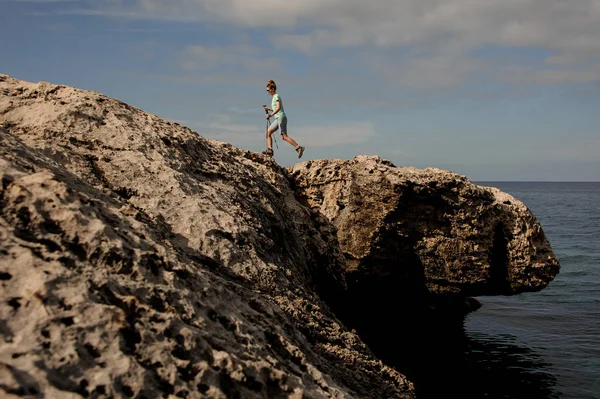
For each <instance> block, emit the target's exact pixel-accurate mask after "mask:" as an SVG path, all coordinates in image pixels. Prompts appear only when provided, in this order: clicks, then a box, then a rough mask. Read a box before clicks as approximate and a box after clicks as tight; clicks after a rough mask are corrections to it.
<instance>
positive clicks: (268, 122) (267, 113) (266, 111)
mask: <svg viewBox="0 0 600 399" xmlns="http://www.w3.org/2000/svg"><path fill="white" fill-rule="evenodd" d="M263 107H266V105H263ZM265 114H266V115H269V111H268V110H266V109H265ZM270 124H271V118H267V130H269V125H270ZM273 140H275V145H276V146H277V149H279V144H277V139H276V138H275V135H273Z"/></svg>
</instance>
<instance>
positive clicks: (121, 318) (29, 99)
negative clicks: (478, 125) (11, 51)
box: [0, 75, 559, 398]
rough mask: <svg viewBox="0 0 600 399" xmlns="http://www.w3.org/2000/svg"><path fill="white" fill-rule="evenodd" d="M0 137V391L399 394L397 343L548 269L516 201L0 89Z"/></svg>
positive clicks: (121, 110)
mask: <svg viewBox="0 0 600 399" xmlns="http://www.w3.org/2000/svg"><path fill="white" fill-rule="evenodd" d="M0 142H1V145H0V177H1V181H2V193H1V195H0V237H2V240H1V241H2V244H0V287H1V288H0V289H1V292H2V298H3V301H2V304H1V305H0V315H1V319H0V370H1V374H2V381H3V382H2V383H0V390H3V391H4V393H5V394H6V395H8V396H7V397H20V396H24V395H29V396H31V397H47V398H78V397H98V398H100V397H119V398H120V397H123V398H125V397H136V398H142V397H147V398H153V397H184V398H265V397H269V398H279V397H281V398H381V397H385V398H414V397H416V393H415V386H414V384H413V383H412V382H411V381H409V379H407V378H406V376H405V375H404V374H402V373H401V371H402V370H401V369H402V367H403V366H402V362H399V363H398V364H397V365H392V361H391V360H392V358H394V359H398V358H400V359H401V358H402V357H403V356H404V355H406V356H404V357H405V360H406V361H405V362H404V364H407V362H408V363H410V362H411V356H413V355H412V354H411V348H412V346H411V340H414V339H417V338H418V337H419V336H420V335H421V334H422V332H424V331H428V330H430V329H432V328H436V327H434V326H439V325H440V324H439V323H442V325H444V326H453V325H454V324H457V325H460V323H461V320H462V318H463V317H464V314H465V313H466V312H469V311H471V310H474V309H476V308H477V302H476V301H474V300H472V299H470V297H472V296H480V295H513V294H518V293H520V292H526V291H539V290H541V289H543V288H544V287H546V286H547V285H548V284H549V283H550V282H551V281H552V279H553V278H554V277H555V275H556V274H557V273H558V272H559V265H558V261H557V260H556V257H555V256H554V255H553V253H552V249H551V247H550V244H549V243H548V241H547V239H546V237H545V236H544V234H543V230H542V228H541V226H540V225H539V223H538V221H537V220H536V219H535V217H534V216H533V215H532V214H531V212H529V210H528V209H527V208H526V207H525V205H524V204H522V203H521V202H519V201H518V200H516V199H514V198H512V197H510V196H509V195H507V194H506V193H502V192H500V191H499V190H497V189H494V188H487V187H481V186H477V185H475V184H473V183H471V182H470V181H468V179H466V178H465V177H463V176H459V175H456V174H453V173H450V172H447V171H442V170H437V169H425V170H418V169H414V168H406V167H396V166H395V165H393V164H391V163H390V162H388V161H386V160H383V159H380V158H379V157H357V158H355V159H352V160H347V161H344V160H318V161H307V162H303V163H300V164H298V165H294V166H293V167H290V168H287V169H284V168H281V167H279V166H278V165H277V164H276V163H275V162H274V161H273V159H271V158H269V157H265V156H263V155H261V154H256V153H252V152H249V151H244V150H241V149H238V148H236V147H233V146H231V145H230V144H227V143H222V142H218V141H215V140H208V139H205V138H203V137H201V136H199V135H198V134H197V133H196V132H194V131H192V130H190V129H188V128H186V127H184V126H181V125H179V124H176V123H172V122H169V121H166V120H163V119H161V118H159V117H157V116H155V115H151V114H148V113H145V112H143V111H142V110H140V109H137V108H135V107H132V106H130V105H128V104H125V103H123V102H120V101H118V100H115V99H112V98H109V97H106V96H103V95H101V94H99V93H95V92H92V91H86V90H79V89H76V88H72V87H68V86H61V85H54V84H50V83H46V82H40V83H31V82H25V81H21V80H17V79H14V78H12V77H10V76H7V75H0ZM450 328H454V327H450ZM386 354H387V355H386ZM392 354H393V355H392Z"/></svg>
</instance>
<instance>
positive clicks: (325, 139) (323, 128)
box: [289, 122, 375, 147]
mask: <svg viewBox="0 0 600 399" xmlns="http://www.w3.org/2000/svg"><path fill="white" fill-rule="evenodd" d="M289 135H290V136H291V137H294V138H295V137H298V138H299V139H300V140H302V141H303V142H308V143H310V146H311V147H329V146H334V145H341V144H357V143H363V142H365V141H367V140H369V139H370V138H372V137H374V136H375V129H374V127H373V124H372V123H370V122H355V123H347V124H341V125H340V124H338V125H312V126H311V125H300V126H298V127H295V126H293V125H292V124H289Z"/></svg>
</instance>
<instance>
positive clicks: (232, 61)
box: [180, 44, 280, 71]
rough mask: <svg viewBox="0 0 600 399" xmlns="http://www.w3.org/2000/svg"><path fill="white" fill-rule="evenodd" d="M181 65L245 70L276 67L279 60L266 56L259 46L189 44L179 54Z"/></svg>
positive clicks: (194, 67)
mask: <svg viewBox="0 0 600 399" xmlns="http://www.w3.org/2000/svg"><path fill="white" fill-rule="evenodd" d="M180 58H181V67H182V68H183V69H186V70H191V69H201V70H210V69H217V70H221V71H222V70H223V69H224V68H228V67H243V68H244V69H245V70H248V69H252V70H261V71H265V70H273V69H277V68H278V67H279V66H280V65H279V60H278V59H277V58H275V57H266V56H264V55H263V50H261V49H260V48H259V47H256V46H252V45H247V44H236V45H229V46H205V45H191V46H187V47H185V48H184V49H183V51H182V52H181V54H180Z"/></svg>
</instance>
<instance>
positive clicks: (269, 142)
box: [266, 127, 275, 149]
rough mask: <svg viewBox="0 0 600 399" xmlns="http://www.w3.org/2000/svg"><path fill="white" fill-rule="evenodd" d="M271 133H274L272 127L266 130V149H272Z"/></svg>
mask: <svg viewBox="0 0 600 399" xmlns="http://www.w3.org/2000/svg"><path fill="white" fill-rule="evenodd" d="M273 132H275V129H273V128H272V127H270V128H268V129H267V133H266V136H267V148H270V149H273V138H272V137H271V136H273Z"/></svg>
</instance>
